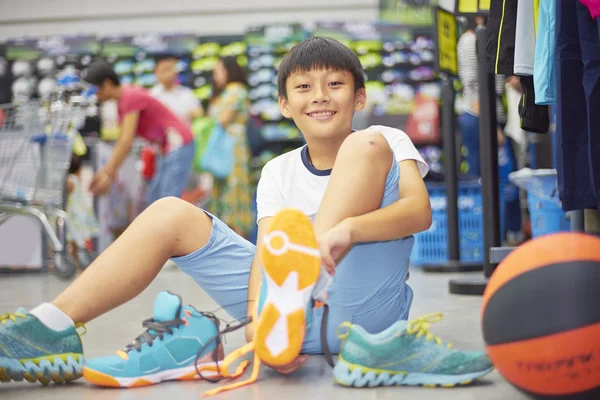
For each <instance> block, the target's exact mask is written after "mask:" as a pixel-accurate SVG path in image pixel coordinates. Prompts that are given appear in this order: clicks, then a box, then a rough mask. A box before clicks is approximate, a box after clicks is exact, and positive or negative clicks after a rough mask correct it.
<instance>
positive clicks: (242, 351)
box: [196, 302, 261, 396]
mask: <svg viewBox="0 0 600 400" xmlns="http://www.w3.org/2000/svg"><path fill="white" fill-rule="evenodd" d="M257 308H258V302H257V305H256V307H254V308H253V311H252V317H248V318H246V320H245V321H243V322H241V323H240V324H239V325H236V326H231V327H227V328H225V329H224V333H227V332H231V331H233V330H236V329H239V328H241V327H243V326H246V325H248V324H249V323H250V322H252V321H258V317H257V314H258V310H257ZM224 333H223V334H224ZM221 336H222V334H221V333H219V334H218V335H217V336H215V338H213V339H214V340H216V341H217V346H218V344H219V341H220V338H221ZM202 351H204V350H202V349H201V350H200V352H199V354H202ZM251 351H254V341H252V342H250V343H248V344H246V345H244V346H242V347H240V348H239V349H237V350H235V351H233V352H232V353H231V354H229V355H228V356H227V357H225V359H224V360H223V361H222V363H221V364H222V365H223V368H222V369H221V368H220V369H219V371H221V372H220V373H219V374H220V375H221V376H222V377H223V378H232V379H235V378H237V377H239V376H241V375H242V374H243V373H244V371H245V369H246V367H247V366H248V365H249V364H250V363H249V362H248V361H244V362H243V363H241V364H240V366H239V367H238V368H237V370H236V371H235V373H233V374H230V373H229V365H231V363H233V362H234V361H235V360H237V359H238V358H240V357H242V356H244V355H246V354H248V353H250V352H251ZM196 359H198V357H196ZM252 361H253V363H254V365H253V367H252V374H251V375H250V378H248V379H247V380H245V381H243V382H236V383H233V384H231V385H226V386H221V387H218V388H216V389H213V390H209V391H207V392H205V393H204V395H205V396H213V395H215V394H218V393H221V392H225V391H227V390H232V389H237V388H239V387H242V386H246V385H249V384H251V383H254V382H256V381H257V380H258V375H259V373H260V366H261V362H260V359H259V358H258V356H257V355H256V353H254V357H253V360H252ZM197 372H198V374H200V372H199V371H197ZM219 380H220V379H219ZM219 380H217V382H218V381H219ZM212 381H213V382H214V380H212ZM209 382H210V381H209Z"/></svg>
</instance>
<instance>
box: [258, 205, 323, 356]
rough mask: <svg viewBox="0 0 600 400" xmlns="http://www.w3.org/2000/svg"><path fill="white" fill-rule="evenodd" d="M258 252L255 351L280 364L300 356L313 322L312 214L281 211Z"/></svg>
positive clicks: (317, 264)
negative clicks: (259, 276)
mask: <svg viewBox="0 0 600 400" xmlns="http://www.w3.org/2000/svg"><path fill="white" fill-rule="evenodd" d="M260 256H261V261H262V264H263V279H262V284H261V292H260V298H259V304H258V316H259V317H258V324H257V326H256V331H255V334H254V335H255V336H254V345H255V352H256V355H257V356H258V358H260V360H261V361H262V362H264V363H265V364H267V365H270V366H273V367H276V366H281V365H286V364H289V363H290V362H292V361H294V359H296V357H298V355H299V354H300V351H301V350H302V344H303V343H304V335H305V333H306V329H307V327H308V326H309V325H310V323H311V315H312V312H311V309H312V305H313V302H312V300H313V299H312V292H313V288H314V286H315V284H316V283H317V280H318V279H319V274H320V272H321V259H320V256H319V247H318V245H317V239H316V237H315V234H314V232H313V228H312V224H311V222H310V219H309V218H308V217H307V216H306V215H305V214H304V213H303V212H301V211H300V210H295V209H285V210H282V211H281V212H279V213H278V214H277V215H275V217H273V220H272V221H271V224H270V226H269V228H268V230H267V233H266V234H265V237H264V239H263V246H262V250H261V255H260Z"/></svg>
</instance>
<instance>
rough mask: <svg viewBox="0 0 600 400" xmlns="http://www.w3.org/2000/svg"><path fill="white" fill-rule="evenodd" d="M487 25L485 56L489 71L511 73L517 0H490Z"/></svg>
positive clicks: (513, 60) (512, 68)
mask: <svg viewBox="0 0 600 400" xmlns="http://www.w3.org/2000/svg"><path fill="white" fill-rule="evenodd" d="M487 27H488V42H487V58H488V65H489V68H490V72H491V73H494V74H504V75H513V73H514V72H513V70H514V64H515V34H516V27H517V0H491V3H490V12H489V15H488V23H487Z"/></svg>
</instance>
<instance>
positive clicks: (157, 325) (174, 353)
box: [83, 292, 223, 388]
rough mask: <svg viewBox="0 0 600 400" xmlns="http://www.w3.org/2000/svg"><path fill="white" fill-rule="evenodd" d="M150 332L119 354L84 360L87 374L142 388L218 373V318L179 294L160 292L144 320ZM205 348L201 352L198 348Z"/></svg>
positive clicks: (106, 382)
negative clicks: (216, 339) (183, 301)
mask: <svg viewBox="0 0 600 400" xmlns="http://www.w3.org/2000/svg"><path fill="white" fill-rule="evenodd" d="M143 326H144V328H146V331H145V332H144V333H142V334H141V335H140V336H138V337H137V338H136V339H135V340H134V341H133V342H132V343H131V344H129V345H127V346H126V347H125V349H123V350H119V351H117V352H116V354H115V355H112V356H107V357H100V358H93V359H90V360H88V361H87V362H86V365H85V368H84V371H83V376H84V377H85V379H86V380H88V381H89V382H91V383H93V384H96V385H99V386H110V387H129V388H132V387H141V386H148V385H153V384H156V383H160V382H162V381H169V380H195V379H200V377H199V376H198V374H197V370H196V359H197V356H198V364H197V366H198V369H199V370H201V371H202V374H203V377H209V376H210V377H215V376H218V373H217V371H218V370H219V364H220V363H219V362H218V361H217V360H218V359H222V357H223V355H222V354H217V353H219V352H220V351H222V350H220V349H218V347H217V343H216V341H215V340H213V339H214V338H215V337H216V336H217V334H218V333H219V332H218V320H217V319H216V318H215V317H214V316H213V315H212V314H209V313H202V312H199V311H198V310H196V309H195V308H194V307H192V306H182V303H181V297H180V296H178V295H176V294H173V293H170V292H161V293H159V294H158V295H157V296H156V300H155V301H154V312H153V316H152V318H150V319H147V320H145V321H144V322H143ZM200 350H202V353H201V354H197V353H199V351H200Z"/></svg>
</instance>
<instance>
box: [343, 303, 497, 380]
mask: <svg viewBox="0 0 600 400" xmlns="http://www.w3.org/2000/svg"><path fill="white" fill-rule="evenodd" d="M441 319H442V314H429V315H426V316H423V317H421V318H417V319H416V320H413V321H408V322H407V321H398V322H396V323H395V324H394V325H392V326H390V327H389V328H388V329H386V330H385V331H383V332H381V333H378V334H369V333H368V332H366V331H365V330H364V329H363V328H362V327H360V326H358V325H352V324H350V323H349V322H345V323H343V324H341V325H340V327H339V328H338V337H339V338H340V339H342V344H341V347H340V354H339V358H338V361H337V363H336V365H335V368H334V370H333V376H334V379H335V381H336V382H337V383H339V384H340V385H343V386H353V387H364V386H370V387H373V386H395V385H407V386H425V387H437V386H442V387H454V386H458V385H467V384H469V383H471V382H472V381H473V380H474V379H477V378H481V377H483V376H485V375H487V374H489V373H490V372H491V371H492V370H493V369H494V368H493V366H492V363H491V362H490V360H489V358H488V357H487V355H486V354H485V353H484V352H466V351H459V350H455V349H453V348H452V345H450V344H448V343H444V342H443V341H442V339H440V338H439V337H437V336H435V335H434V334H432V333H430V332H429V330H428V328H429V325H430V324H431V323H432V322H438V321H439V320H441Z"/></svg>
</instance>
